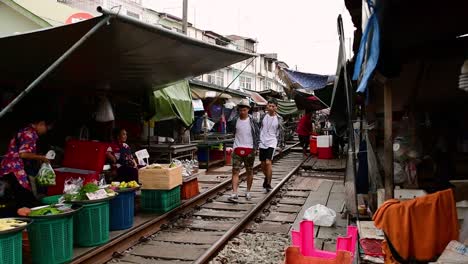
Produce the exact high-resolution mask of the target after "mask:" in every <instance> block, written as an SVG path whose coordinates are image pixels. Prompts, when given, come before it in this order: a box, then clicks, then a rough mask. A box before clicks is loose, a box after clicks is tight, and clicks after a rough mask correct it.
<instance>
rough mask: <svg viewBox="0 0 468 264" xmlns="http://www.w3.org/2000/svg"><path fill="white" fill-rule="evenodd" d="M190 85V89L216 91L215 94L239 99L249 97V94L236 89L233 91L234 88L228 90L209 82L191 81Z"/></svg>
mask: <svg viewBox="0 0 468 264" xmlns="http://www.w3.org/2000/svg"><path fill="white" fill-rule="evenodd" d="M189 83H190V87H192V88H201V89H204V90H210V91H215V92H220V93H222V92H224V93H225V94H229V95H231V96H233V97H238V98H245V97H248V96H249V94H247V93H244V92H242V91H240V90H236V89H232V88H226V87H223V86H219V85H216V84H213V83H208V82H203V81H199V80H196V79H192V80H190V81H189Z"/></svg>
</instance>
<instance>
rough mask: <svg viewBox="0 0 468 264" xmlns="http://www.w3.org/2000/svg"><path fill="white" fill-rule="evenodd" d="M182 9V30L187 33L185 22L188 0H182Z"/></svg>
mask: <svg viewBox="0 0 468 264" xmlns="http://www.w3.org/2000/svg"><path fill="white" fill-rule="evenodd" d="M183 1H184V3H183V8H182V9H183V10H182V21H183V23H182V32H183V33H184V34H185V35H187V24H188V21H187V20H188V0H183Z"/></svg>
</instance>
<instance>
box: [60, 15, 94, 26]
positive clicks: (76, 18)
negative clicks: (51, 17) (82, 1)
mask: <svg viewBox="0 0 468 264" xmlns="http://www.w3.org/2000/svg"><path fill="white" fill-rule="evenodd" d="M90 18H93V15H91V14H90V13H75V14H73V15H71V16H69V17H68V18H67V20H66V21H65V24H72V23H76V22H80V21H82V20H86V19H90Z"/></svg>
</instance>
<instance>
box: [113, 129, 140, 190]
mask: <svg viewBox="0 0 468 264" xmlns="http://www.w3.org/2000/svg"><path fill="white" fill-rule="evenodd" d="M113 138H114V142H113V143H112V144H111V146H110V147H109V148H108V150H107V158H108V159H109V160H110V161H111V163H112V169H113V171H114V174H116V175H115V176H114V179H113V180H114V181H126V182H129V181H137V182H138V167H137V163H136V162H135V159H134V158H133V154H132V150H131V149H130V146H129V145H128V144H127V143H126V142H127V131H126V130H125V129H123V128H116V129H114V131H113Z"/></svg>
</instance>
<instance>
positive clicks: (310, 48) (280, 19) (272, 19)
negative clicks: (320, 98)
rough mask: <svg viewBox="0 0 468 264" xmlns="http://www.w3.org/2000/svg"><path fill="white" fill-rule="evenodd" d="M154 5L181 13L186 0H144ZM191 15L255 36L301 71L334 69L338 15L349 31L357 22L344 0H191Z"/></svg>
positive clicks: (225, 30) (202, 23) (210, 26)
mask: <svg viewBox="0 0 468 264" xmlns="http://www.w3.org/2000/svg"><path fill="white" fill-rule="evenodd" d="M143 1H144V4H145V5H146V6H148V7H150V8H152V9H154V10H156V11H159V12H165V13H170V14H173V15H176V16H179V17H182V0H143ZM188 14H189V16H188V20H189V22H191V23H193V24H194V26H195V27H198V28H200V29H203V30H212V31H215V32H217V33H219V34H222V35H231V34H236V35H241V36H245V37H250V38H254V39H257V41H258V42H259V43H258V52H260V53H278V59H280V60H283V61H285V62H286V63H287V64H288V65H289V67H290V68H292V69H295V67H296V66H297V69H298V70H299V71H305V72H311V73H320V74H334V73H335V70H336V62H337V56H338V35H337V32H336V19H337V17H338V15H339V14H342V15H343V19H344V24H345V32H346V33H345V36H346V37H347V38H350V37H352V32H353V25H352V23H351V18H350V16H349V13H348V11H347V10H346V8H345V5H344V0H289V1H279V0H236V1H232V0H189V12H188Z"/></svg>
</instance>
